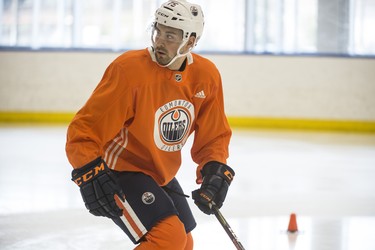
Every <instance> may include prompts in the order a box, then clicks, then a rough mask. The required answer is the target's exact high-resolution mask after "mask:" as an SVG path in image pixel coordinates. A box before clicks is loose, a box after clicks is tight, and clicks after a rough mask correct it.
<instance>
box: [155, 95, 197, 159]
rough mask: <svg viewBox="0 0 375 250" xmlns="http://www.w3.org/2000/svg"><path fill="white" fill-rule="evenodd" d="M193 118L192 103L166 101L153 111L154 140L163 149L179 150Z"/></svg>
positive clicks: (185, 138) (186, 136)
mask: <svg viewBox="0 0 375 250" xmlns="http://www.w3.org/2000/svg"><path fill="white" fill-rule="evenodd" d="M193 120H194V105H193V104H192V103H191V102H189V101H186V100H174V101H171V102H168V103H166V104H164V105H163V106H161V107H160V108H158V109H157V111H156V112H155V123H154V141H155V144H156V146H157V147H158V148H159V149H160V150H163V151H167V152H175V151H180V150H181V149H182V147H183V146H184V145H185V143H186V140H187V138H188V136H189V131H190V129H191V125H192V123H193Z"/></svg>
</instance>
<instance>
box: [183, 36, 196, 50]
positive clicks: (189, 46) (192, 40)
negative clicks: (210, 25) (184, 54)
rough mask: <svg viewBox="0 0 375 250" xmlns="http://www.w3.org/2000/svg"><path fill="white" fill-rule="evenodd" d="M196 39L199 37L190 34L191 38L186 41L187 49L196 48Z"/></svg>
mask: <svg viewBox="0 0 375 250" xmlns="http://www.w3.org/2000/svg"><path fill="white" fill-rule="evenodd" d="M196 39H197V38H196V37H195V36H190V37H189V40H188V41H187V43H186V47H187V49H189V50H192V49H193V48H194V45H195V40H196Z"/></svg>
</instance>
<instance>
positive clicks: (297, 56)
mask: <svg viewBox="0 0 375 250" xmlns="http://www.w3.org/2000/svg"><path fill="white" fill-rule="evenodd" d="M163 2H164V1H160V0H90V1H83V0H0V249H118V248H121V249H131V248H132V245H131V244H130V242H128V240H127V239H124V236H123V235H122V234H121V232H119V230H118V229H117V228H113V225H112V224H110V223H108V222H107V221H103V220H98V218H95V217H92V216H90V215H89V214H88V213H87V212H86V211H85V210H84V207H83V203H82V201H81V197H80V194H79V192H78V190H77V188H76V187H75V186H74V185H73V183H71V181H70V171H71V167H70V165H69V163H68V162H67V160H66V157H65V152H64V146H65V133H66V127H67V125H68V123H69V121H70V120H71V119H72V117H73V115H74V113H75V112H77V110H78V109H79V108H80V107H81V106H82V105H83V104H84V103H85V101H86V100H87V98H88V97H89V96H90V94H91V92H92V91H93V89H94V88H95V86H96V85H97V84H98V82H99V81H100V79H101V77H102V75H103V73H104V71H105V69H106V67H107V66H108V65H109V64H110V63H111V62H112V61H113V60H114V59H115V58H116V57H117V56H119V55H120V54H121V53H123V52H125V51H127V50H132V49H143V48H145V47H147V46H150V44H151V42H150V26H151V23H152V21H153V13H154V11H155V9H156V8H157V7H158V6H160V5H161V4H162V3H163ZM194 2H195V3H198V4H200V5H201V6H202V8H203V11H204V14H205V29H204V32H203V36H202V39H201V40H200V41H199V43H198V45H197V47H196V48H195V49H194V52H196V53H199V54H201V55H203V56H204V57H207V58H209V59H210V60H212V61H213V62H214V63H215V64H216V66H217V67H218V69H219V71H220V72H221V75H222V79H223V88H224V98H225V110H226V113H227V116H228V120H229V122H230V125H231V126H232V128H233V140H232V143H231V146H230V152H231V155H230V158H229V163H230V165H231V166H233V167H234V168H235V169H236V171H237V176H236V179H237V181H236V182H233V185H232V191H231V192H232V193H231V194H230V195H229V197H228V201H227V204H226V205H225V207H223V212H224V215H225V216H227V219H228V221H229V222H231V223H232V225H233V228H234V230H235V231H237V232H238V234H239V236H240V239H241V240H242V241H243V242H244V245H245V247H246V248H247V249H258V250H259V249H304V250H306V249H311V250H315V249H317V250H324V249H343V250H344V249H355V250H357V249H364V250H370V249H371V250H372V249H375V241H374V240H373V239H372V236H371V232H374V231H375V196H374V194H375V183H374V181H373V180H374V179H375V28H374V27H375V1H373V0H231V1H225V0H195V1H194ZM183 154H184V159H185V161H184V164H183V165H182V167H181V171H180V173H179V178H180V182H181V184H182V186H183V187H184V188H185V189H186V193H190V191H191V190H192V189H195V188H196V186H195V184H194V172H195V171H194V168H195V164H194V163H193V162H192V161H191V159H190V156H189V144H187V145H186V147H185V148H184V151H183ZM192 207H193V210H194V211H193V212H194V214H195V215H196V216H197V219H198V220H199V223H200V225H201V226H198V228H197V229H196V232H197V233H196V234H195V239H196V249H198V250H199V249H232V248H233V246H232V244H231V242H230V241H229V238H228V237H227V236H226V235H225V232H224V231H223V230H222V229H221V228H220V225H219V224H218V222H217V221H215V219H214V218H208V217H206V216H204V215H202V214H200V212H199V211H198V210H196V209H195V207H194V204H192ZM292 212H296V213H297V219H298V222H299V223H300V225H301V226H300V232H299V234H297V235H296V234H292V235H291V234H287V233H285V230H286V228H287V224H288V218H289V217H288V216H289V214H290V213H292ZM77 221H81V223H77ZM88 225H90V226H88ZM100 229H102V230H100ZM208 232H210V233H208ZM359 232H362V233H359ZM100 233H101V234H100ZM207 233H208V234H209V235H212V236H213V237H212V240H211V241H210V240H207V238H206V237H204V236H205V235H206V234H207ZM90 235H94V237H92V236H91V237H90ZM87 238H90V240H88V239H87ZM77 242H81V243H80V244H78V243H77Z"/></svg>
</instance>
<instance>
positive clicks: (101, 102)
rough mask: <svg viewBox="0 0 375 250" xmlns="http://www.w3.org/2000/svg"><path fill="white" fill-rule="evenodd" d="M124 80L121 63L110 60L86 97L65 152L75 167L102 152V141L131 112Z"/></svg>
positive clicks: (116, 131) (112, 133)
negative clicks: (113, 62) (99, 80)
mask: <svg viewBox="0 0 375 250" xmlns="http://www.w3.org/2000/svg"><path fill="white" fill-rule="evenodd" d="M125 81H126V79H125V75H124V73H123V72H122V69H121V68H120V66H119V65H116V64H111V65H110V66H109V67H108V68H107V70H106V71H105V73H104V75H103V78H102V80H101V82H100V84H99V85H98V86H97V88H96V89H95V90H94V92H93V93H92V95H91V97H90V98H89V100H88V101H87V102H86V104H85V105H84V107H83V108H82V109H81V110H79V111H78V113H77V114H76V116H75V117H74V119H73V121H72V122H71V124H70V126H69V128H68V133H67V144H66V152H67V156H68V159H69V161H70V163H71V164H72V166H73V167H74V168H79V167H82V166H83V165H85V164H87V163H88V162H91V161H92V160H94V159H96V158H97V157H99V156H102V155H103V149H104V146H105V144H106V143H107V142H108V141H110V140H111V139H113V138H114V137H115V135H116V134H117V133H118V132H119V131H120V130H121V128H122V127H123V126H124V124H125V123H126V121H127V120H129V119H131V117H132V116H133V115H134V112H133V110H132V107H131V103H132V95H131V92H129V91H128V88H127V86H126V85H125V84H121V83H124V82H125Z"/></svg>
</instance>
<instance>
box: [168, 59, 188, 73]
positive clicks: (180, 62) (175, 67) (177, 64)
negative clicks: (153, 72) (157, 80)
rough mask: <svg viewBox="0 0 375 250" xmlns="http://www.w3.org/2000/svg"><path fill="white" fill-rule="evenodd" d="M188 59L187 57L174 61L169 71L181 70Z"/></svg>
mask: <svg viewBox="0 0 375 250" xmlns="http://www.w3.org/2000/svg"><path fill="white" fill-rule="evenodd" d="M185 59H186V56H183V57H179V58H177V59H176V61H174V62H173V63H172V64H171V65H169V66H168V69H170V70H180V69H181V66H182V65H183V63H184V61H185Z"/></svg>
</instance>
